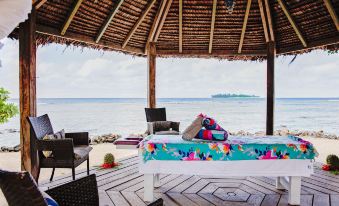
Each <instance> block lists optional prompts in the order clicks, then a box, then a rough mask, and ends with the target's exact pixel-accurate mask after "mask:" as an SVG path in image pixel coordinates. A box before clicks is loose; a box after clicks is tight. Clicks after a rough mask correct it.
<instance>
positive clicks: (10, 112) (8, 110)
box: [0, 87, 19, 124]
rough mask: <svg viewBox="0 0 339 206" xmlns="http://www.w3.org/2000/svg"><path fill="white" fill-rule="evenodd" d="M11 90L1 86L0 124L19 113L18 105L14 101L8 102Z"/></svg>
mask: <svg viewBox="0 0 339 206" xmlns="http://www.w3.org/2000/svg"><path fill="white" fill-rule="evenodd" d="M8 99H9V92H8V91H7V90H5V89H4V88H2V87H0V124H3V123H6V122H8V120H9V119H10V118H12V117H14V116H15V115H17V114H18V113H19V110H18V107H17V106H15V105H14V104H13V103H8V102H7V101H8Z"/></svg>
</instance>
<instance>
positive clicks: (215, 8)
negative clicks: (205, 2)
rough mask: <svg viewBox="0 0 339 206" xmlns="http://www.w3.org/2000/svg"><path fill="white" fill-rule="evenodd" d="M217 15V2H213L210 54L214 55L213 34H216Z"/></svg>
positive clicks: (214, 0)
mask: <svg viewBox="0 0 339 206" xmlns="http://www.w3.org/2000/svg"><path fill="white" fill-rule="evenodd" d="M216 13H217V0H213V8H212V20H211V32H210V44H209V45H208V53H212V47H213V34H214V24H215V14H216Z"/></svg>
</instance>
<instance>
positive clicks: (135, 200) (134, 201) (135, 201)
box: [121, 192, 146, 206]
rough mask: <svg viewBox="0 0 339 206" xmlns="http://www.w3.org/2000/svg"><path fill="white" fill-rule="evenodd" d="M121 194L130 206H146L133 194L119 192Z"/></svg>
mask: <svg viewBox="0 0 339 206" xmlns="http://www.w3.org/2000/svg"><path fill="white" fill-rule="evenodd" d="M121 194H122V195H123V196H124V197H125V199H126V200H127V201H128V202H129V203H130V204H131V205H137V206H146V204H145V202H144V201H143V200H142V199H141V198H140V197H138V195H137V194H136V193H134V192H121Z"/></svg>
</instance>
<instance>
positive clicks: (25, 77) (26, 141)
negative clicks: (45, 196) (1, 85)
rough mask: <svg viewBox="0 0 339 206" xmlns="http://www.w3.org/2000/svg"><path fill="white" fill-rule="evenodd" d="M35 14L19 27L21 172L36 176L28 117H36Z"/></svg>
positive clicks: (34, 152)
mask: <svg viewBox="0 0 339 206" xmlns="http://www.w3.org/2000/svg"><path fill="white" fill-rule="evenodd" d="M35 31H36V12H35V8H33V9H32V13H31V14H30V15H29V18H28V20H26V21H25V22H23V23H21V24H20V25H19V78H20V79H19V84H20V88H19V90H20V145H21V170H26V171H28V172H30V173H31V174H32V175H33V177H34V178H36V177H37V174H38V164H37V163H38V162H37V153H36V150H34V148H35V147H34V141H31V131H30V126H29V123H28V121H27V117H28V116H36V36H35Z"/></svg>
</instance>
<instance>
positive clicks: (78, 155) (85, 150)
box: [74, 145, 93, 160]
mask: <svg viewBox="0 0 339 206" xmlns="http://www.w3.org/2000/svg"><path fill="white" fill-rule="evenodd" d="M92 149H93V148H92V147H90V146H86V145H84V146H76V147H74V158H75V159H76V160H80V159H83V158H85V157H87V156H88V154H89V152H90V151H91V150H92Z"/></svg>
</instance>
